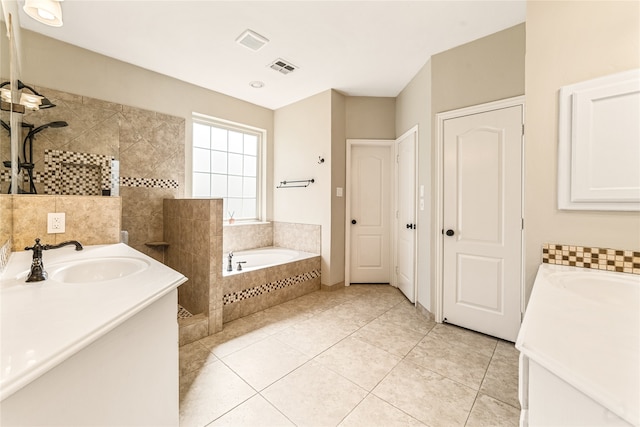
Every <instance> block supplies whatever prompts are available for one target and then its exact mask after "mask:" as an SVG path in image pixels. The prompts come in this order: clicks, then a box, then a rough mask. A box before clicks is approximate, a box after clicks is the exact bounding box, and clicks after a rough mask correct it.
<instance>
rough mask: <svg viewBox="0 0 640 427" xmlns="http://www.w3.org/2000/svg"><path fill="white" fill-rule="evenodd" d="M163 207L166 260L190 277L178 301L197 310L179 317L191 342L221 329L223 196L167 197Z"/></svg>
mask: <svg viewBox="0 0 640 427" xmlns="http://www.w3.org/2000/svg"><path fill="white" fill-rule="evenodd" d="M163 211H164V236H163V240H164V241H166V242H167V243H169V246H168V247H167V249H166V263H167V265H168V266H170V267H171V268H173V269H175V270H177V271H180V272H181V273H182V274H184V275H185V276H187V278H188V279H189V280H188V281H187V282H186V283H185V284H183V285H182V286H180V287H179V288H178V301H179V302H180V304H181V305H182V306H183V307H184V308H185V309H187V310H188V311H189V312H190V313H192V314H194V316H193V317H191V318H189V319H185V320H180V326H181V328H180V331H181V337H180V340H181V342H191V341H193V340H196V339H198V338H201V337H203V336H207V335H209V334H212V333H215V332H218V331H220V330H221V329H222V289H221V288H222V287H221V286H220V283H221V277H222V264H221V262H222V258H221V257H222V199H165V200H164V202H163ZM199 315H201V316H199Z"/></svg>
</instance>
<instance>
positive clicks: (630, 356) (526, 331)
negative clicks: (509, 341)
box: [516, 264, 640, 426]
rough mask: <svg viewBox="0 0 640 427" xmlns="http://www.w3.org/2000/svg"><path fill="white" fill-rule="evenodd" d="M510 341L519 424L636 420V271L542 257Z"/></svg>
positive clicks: (639, 399)
mask: <svg viewBox="0 0 640 427" xmlns="http://www.w3.org/2000/svg"><path fill="white" fill-rule="evenodd" d="M516 348H518V350H520V352H521V354H520V376H519V380H520V382H519V400H520V405H521V407H522V412H521V417H520V425H521V426H636V425H640V364H639V363H638V360H639V356H640V276H638V275H633V274H625V273H613V272H602V271H598V270H591V269H586V268H578V267H565V266H559V265H549V264H542V265H541V266H540V268H539V270H538V274H537V276H536V280H535V283H534V287H533V292H532V294H531V298H530V300H529V305H528V307H527V312H526V314H525V318H524V320H523V322H522V327H521V328H520V333H519V334H518V339H517V341H516Z"/></svg>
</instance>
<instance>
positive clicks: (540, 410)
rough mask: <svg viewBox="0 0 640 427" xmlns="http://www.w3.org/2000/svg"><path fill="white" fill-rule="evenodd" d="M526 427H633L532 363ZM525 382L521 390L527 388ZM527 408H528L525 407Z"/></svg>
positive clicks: (529, 364) (528, 378) (527, 372)
mask: <svg viewBox="0 0 640 427" xmlns="http://www.w3.org/2000/svg"><path fill="white" fill-rule="evenodd" d="M527 365H528V370H527V371H526V372H523V373H522V374H523V375H525V376H526V377H527V383H528V387H527V390H526V392H525V391H521V395H522V394H523V393H526V394H527V398H528V400H527V401H526V403H525V404H526V405H527V406H528V409H527V410H526V412H525V413H524V415H525V416H523V417H522V418H521V419H522V422H521V425H523V426H576V427H577V426H580V427H584V426H600V427H605V426H632V424H631V423H628V422H626V421H625V420H623V419H622V418H620V417H619V416H617V415H616V414H615V413H613V412H611V411H610V410H609V409H607V408H606V407H604V406H603V405H601V404H600V403H598V402H596V401H595V400H593V399H591V398H590V397H589V396H587V395H586V394H584V393H583V392H581V391H580V390H578V389H577V388H575V387H573V386H572V385H570V384H569V383H567V382H566V381H564V380H562V379H561V378H560V377H558V376H556V375H554V374H552V373H551V372H549V371H548V370H547V369H545V368H544V367H542V366H541V365H539V364H538V363H536V362H533V361H531V360H529V361H528V363H527ZM523 386H524V385H523V382H522V381H521V383H520V387H523ZM523 409H524V407H523Z"/></svg>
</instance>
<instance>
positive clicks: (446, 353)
mask: <svg viewBox="0 0 640 427" xmlns="http://www.w3.org/2000/svg"><path fill="white" fill-rule="evenodd" d="M406 360H408V361H410V362H413V363H415V364H417V365H420V366H423V367H425V368H427V369H430V370H431V371H433V372H437V373H438V374H440V375H442V376H444V377H447V378H450V379H452V380H454V381H458V382H460V383H462V384H464V385H466V386H468V387H471V388H473V389H474V390H478V389H479V388H480V385H481V383H482V379H483V378H484V374H485V372H486V371H487V367H488V366H489V361H490V360H491V355H486V354H483V353H478V352H475V351H473V350H471V349H469V348H467V346H463V345H458V344H457V343H456V342H452V341H448V340H443V339H439V338H434V337H432V336H431V334H429V335H427V336H426V337H424V339H423V340H422V341H420V343H419V344H418V345H417V346H415V348H414V349H413V350H411V352H409V354H407V357H406Z"/></svg>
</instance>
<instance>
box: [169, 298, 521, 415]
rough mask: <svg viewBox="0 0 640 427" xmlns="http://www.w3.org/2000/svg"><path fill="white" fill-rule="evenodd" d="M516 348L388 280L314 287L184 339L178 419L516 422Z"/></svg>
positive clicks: (517, 412) (181, 354)
mask: <svg viewBox="0 0 640 427" xmlns="http://www.w3.org/2000/svg"><path fill="white" fill-rule="evenodd" d="M518 354H519V353H518V351H517V350H516V349H515V348H514V345H513V344H511V343H507V342H505V341H501V340H498V339H495V338H492V337H487V336H485V335H482V334H478V333H475V332H471V331H468V330H465V329H462V328H458V327H455V326H452V325H447V324H436V323H435V322H433V321H432V320H429V319H428V318H425V317H423V316H422V315H421V314H420V312H419V311H418V310H417V309H416V308H415V307H414V306H413V305H412V304H410V303H409V302H408V301H407V300H406V298H405V297H404V296H403V295H402V294H401V293H400V292H399V291H398V290H397V289H395V288H392V287H391V286H388V285H351V286H348V287H346V288H342V289H340V290H338V291H336V292H313V293H310V294H308V295H304V296H302V297H299V298H296V299H294V300H291V301H288V302H286V303H283V304H280V305H277V306H275V307H272V308H269V309H266V310H264V311H260V312H257V313H254V314H252V315H249V316H246V317H243V318H241V319H238V320H234V321H232V322H229V323H227V324H226V325H225V329H224V330H223V331H222V332H220V333H218V334H215V335H211V336H209V337H206V338H203V339H201V340H199V341H197V342H194V343H191V344H189V345H186V346H182V347H181V348H180V425H181V426H204V425H211V426H217V425H220V426H224V425H233V426H238V427H239V426H256V425H277V426H293V425H322V426H338V425H339V426H345V427H346V426H425V425H428V426H432V427H436V426H443V427H444V426H446V427H450V426H456V425H457V426H464V425H467V426H517V425H518V419H519V413H520V407H519V404H518V395H517V391H518ZM467 372H472V373H473V374H472V375H469V376H468V379H465V378H467V374H466V373H467ZM461 379H465V381H464V382H461ZM209 423H211V424H209Z"/></svg>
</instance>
